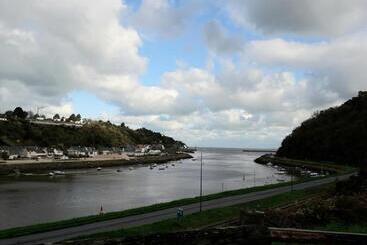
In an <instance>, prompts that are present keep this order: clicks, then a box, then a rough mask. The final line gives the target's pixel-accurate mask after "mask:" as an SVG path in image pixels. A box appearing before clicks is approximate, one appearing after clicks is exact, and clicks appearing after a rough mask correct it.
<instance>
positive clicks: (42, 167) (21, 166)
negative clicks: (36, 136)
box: [0, 153, 192, 175]
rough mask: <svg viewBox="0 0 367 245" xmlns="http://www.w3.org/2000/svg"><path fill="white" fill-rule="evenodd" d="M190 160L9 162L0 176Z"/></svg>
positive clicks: (1, 167) (180, 156)
mask: <svg viewBox="0 0 367 245" xmlns="http://www.w3.org/2000/svg"><path fill="white" fill-rule="evenodd" d="M189 158H192V156H191V155H190V154H186V153H177V154H169V155H164V156H143V157H136V158H131V159H126V158H121V159H98V161H96V160H94V159H80V160H79V159H76V160H74V159H73V160H64V161H51V162H37V161H33V162H27V163H16V164H12V163H11V162H6V163H0V175H8V174H11V173H15V172H42V171H48V170H65V169H83V168H97V167H116V166H122V165H124V166H127V165H135V164H153V163H157V164H161V163H167V162H170V161H178V160H181V159H189Z"/></svg>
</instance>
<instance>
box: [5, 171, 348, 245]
mask: <svg viewBox="0 0 367 245" xmlns="http://www.w3.org/2000/svg"><path fill="white" fill-rule="evenodd" d="M351 175H352V174H347V175H343V176H338V177H329V178H325V179H319V180H314V181H309V182H305V183H301V184H296V185H294V186H293V189H294V190H303V189H307V188H312V187H316V186H320V185H323V184H327V183H331V182H333V181H335V179H336V178H338V179H339V180H342V179H347V178H348V177H349V176H351ZM289 191H291V186H285V187H278V188H274V189H270V190H265V191H258V192H253V193H248V194H244V195H237V196H230V197H224V198H219V199H215V200H210V201H205V202H203V203H202V209H203V210H208V209H213V208H220V207H226V206H232V205H236V204H241V203H247V202H251V201H255V200H260V199H264V198H267V197H272V196H275V195H279V194H282V193H285V192H289ZM180 207H181V208H183V209H184V213H185V215H187V214H192V213H196V212H198V211H199V203H195V204H190V205H185V206H180ZM180 207H174V208H168V209H164V210H160V211H155V212H151V213H146V214H140V215H134V216H129V217H124V218H120V219H113V220H108V221H103V222H97V223H92V224H87V225H81V226H77V227H71V228H65V229H60V230H55V231H49V232H44V233H37V234H33V235H27V236H22V237H16V238H10V239H0V245H10V244H41V243H52V242H57V241H62V240H65V239H70V238H73V237H77V236H82V235H90V234H94V233H98V232H105V231H113V230H118V229H121V228H128V227H133V226H139V225H145V224H151V223H154V222H158V221H161V220H165V219H170V218H175V217H176V211H177V209H178V208H180Z"/></svg>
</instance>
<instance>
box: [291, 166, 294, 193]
mask: <svg viewBox="0 0 367 245" xmlns="http://www.w3.org/2000/svg"><path fill="white" fill-rule="evenodd" d="M291 170H292V171H291V191H293V175H294V168H293V167H291Z"/></svg>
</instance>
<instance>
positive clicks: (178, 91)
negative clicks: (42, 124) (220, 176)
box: [0, 0, 367, 148]
mask: <svg viewBox="0 0 367 245" xmlns="http://www.w3.org/2000/svg"><path fill="white" fill-rule="evenodd" d="M366 23H367V1H365V0H319V1H316V0H303V1H294V0H273V1H268V0H257V1H253V0H226V1H224V0H222V1H221V0H185V1H184V0H140V1H137V0H105V1H99V0H64V1H58V0H46V1H41V0H11V1H10V0H0V111H5V110H8V109H14V108H15V107H16V106H22V107H23V108H24V109H25V110H33V111H36V108H37V107H42V110H41V112H42V113H44V114H46V115H48V116H51V115H53V114H55V113H60V114H62V115H65V116H68V115H70V114H71V113H80V114H81V115H82V116H83V117H87V118H91V119H102V120H110V121H111V122H114V123H116V124H119V123H121V122H124V123H125V124H126V125H128V126H129V127H131V128H139V127H146V128H149V129H152V130H155V131H159V132H162V133H164V134H166V135H169V136H172V137H174V138H175V139H178V140H182V141H184V142H185V143H187V144H188V145H191V146H212V147H248V148H276V147H278V146H279V145H280V143H281V141H282V139H283V138H284V137H285V136H286V135H288V134H289V133H291V131H292V130H293V129H294V128H295V127H296V126H297V125H299V124H300V123H301V122H302V121H303V120H305V119H307V118H308V117H310V116H311V115H312V114H313V113H314V112H316V111H319V110H322V109H326V108H328V107H331V106H336V105H340V104H341V103H342V102H343V101H345V100H347V99H349V98H351V97H353V96H356V95H357V93H358V91H360V90H367V69H366V67H367V25H366Z"/></svg>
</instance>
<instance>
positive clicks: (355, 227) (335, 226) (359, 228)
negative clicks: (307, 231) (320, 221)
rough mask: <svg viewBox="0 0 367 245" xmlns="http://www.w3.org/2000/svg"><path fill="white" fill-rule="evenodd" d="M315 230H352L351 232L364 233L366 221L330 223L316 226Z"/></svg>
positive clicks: (366, 231) (365, 231) (366, 228)
mask: <svg viewBox="0 0 367 245" xmlns="http://www.w3.org/2000/svg"><path fill="white" fill-rule="evenodd" d="M315 229H317V230H324V231H339V232H352V233H366V234H367V223H361V224H342V223H336V222H333V223H330V224H327V225H326V226H323V227H316V228H315Z"/></svg>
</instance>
